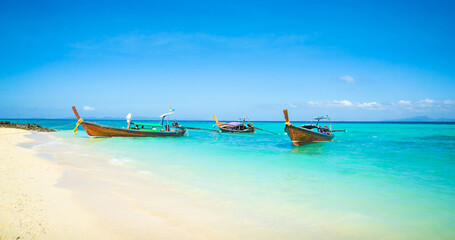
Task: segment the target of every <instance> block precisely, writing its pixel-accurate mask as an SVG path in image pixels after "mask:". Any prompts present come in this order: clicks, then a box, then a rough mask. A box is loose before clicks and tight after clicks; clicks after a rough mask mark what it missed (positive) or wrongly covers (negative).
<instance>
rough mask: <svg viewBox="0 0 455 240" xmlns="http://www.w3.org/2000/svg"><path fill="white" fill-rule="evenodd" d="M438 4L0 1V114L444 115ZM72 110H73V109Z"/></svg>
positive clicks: (447, 78) (444, 38)
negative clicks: (285, 110) (285, 111)
mask: <svg viewBox="0 0 455 240" xmlns="http://www.w3.org/2000/svg"><path fill="white" fill-rule="evenodd" d="M453 12H455V3H453V2H451V1H270V2H268V1H256V2H254V1H248V2H246V1H226V2H212V1H191V2H190V1H159V2H158V1H149V2H147V1H127V2H126V1H118V2H116V1H96V2H95V1H74V2H70V1H54V2H48V1H9V2H6V1H2V2H1V3H0V31H1V35H0V82H1V91H0V118H30V117H36V118H40V117H48V118H60V117H72V112H71V106H73V105H76V106H77V107H78V108H79V111H80V114H81V115H83V116H90V117H106V116H108V117H124V116H125V115H126V114H127V113H129V112H131V113H132V114H133V118H134V116H150V117H151V118H152V117H156V116H157V115H159V114H161V113H162V112H166V111H167V110H168V108H169V106H170V105H172V106H173V107H174V108H175V109H176V111H177V113H178V114H176V115H175V116H176V118H179V119H203V120H209V119H210V116H212V114H215V113H216V114H217V115H218V116H219V118H220V119H236V118H237V117H239V116H249V117H250V118H251V119H252V120H281V119H282V118H283V117H282V111H281V110H282V109H283V108H288V109H289V111H290V114H291V116H292V118H293V119H302V120H304V119H310V118H312V117H314V116H316V115H320V114H329V115H330V116H331V117H332V119H334V120H387V119H400V118H407V117H413V116H422V115H426V116H429V117H431V118H455V94H454V93H453V92H454V90H455V44H453V43H454V42H455V28H454V23H455V15H454V14H453ZM84 107H85V109H86V110H83V109H84Z"/></svg>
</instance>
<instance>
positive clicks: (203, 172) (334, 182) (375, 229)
mask: <svg viewBox="0 0 455 240" xmlns="http://www.w3.org/2000/svg"><path fill="white" fill-rule="evenodd" d="M10 121H12V122H17V123H26V122H29V123H37V124H39V125H42V126H46V127H50V128H53V127H56V126H62V125H65V124H71V123H75V120H10ZM97 122H98V123H101V124H105V125H111V126H120V127H121V126H124V125H125V121H102V120H99V121H97ZM180 124H182V125H184V126H191V127H201V128H210V129H213V122H203V121H181V122H180ZM293 124H296V125H297V124H300V123H297V122H293ZM302 124H303V123H302ZM254 125H255V126H257V127H260V128H264V129H267V130H270V131H274V132H277V133H279V135H273V134H269V133H266V132H261V131H258V132H257V133H254V134H225V133H223V134H219V133H215V132H209V131H194V130H193V131H192V130H190V131H189V133H188V135H187V136H184V137H179V138H89V137H88V136H87V134H86V133H85V132H84V131H83V128H82V127H80V128H79V132H78V133H77V135H73V134H72V132H70V131H69V130H70V129H72V128H73V127H74V125H73V126H65V127H62V128H61V129H62V131H59V132H57V133H52V135H53V136H56V137H57V138H59V139H61V140H62V141H63V142H65V143H69V144H73V145H76V146H80V147H81V148H84V149H86V150H87V151H89V152H92V153H93V154H96V155H97V156H103V157H104V158H105V159H106V162H108V161H109V162H110V163H119V164H117V165H119V166H120V165H121V166H123V167H125V168H128V169H129V170H131V169H133V170H136V171H141V172H150V173H153V175H154V176H159V177H160V178H161V179H164V180H166V181H168V182H170V183H172V184H174V185H176V186H179V187H181V188H183V189H187V190H188V191H197V192H198V193H199V194H201V195H207V196H210V198H211V199H213V201H221V202H224V203H227V204H228V205H229V206H231V207H232V209H235V210H236V211H240V212H242V214H243V215H247V216H248V218H252V219H258V222H263V223H264V226H272V227H275V228H276V231H278V232H279V231H282V232H287V233H289V232H292V231H294V230H296V232H297V230H298V229H302V228H313V230H314V229H318V231H319V232H320V234H321V236H322V235H323V234H324V232H326V231H332V230H333V231H334V232H344V233H346V234H345V235H344V236H345V237H346V238H347V239H371V238H374V239H455V124H437V123H333V124H332V128H333V129H346V130H347V131H348V132H347V133H343V132H340V133H336V134H335V138H334V141H333V142H329V143H317V144H311V145H305V146H301V147H294V146H292V144H291V142H290V139H289V138H288V136H287V135H285V134H284V131H283V130H284V124H283V122H255V123H254ZM120 163H121V164H120ZM295 238H296V239H299V238H300V237H299V236H298V235H296V236H295Z"/></svg>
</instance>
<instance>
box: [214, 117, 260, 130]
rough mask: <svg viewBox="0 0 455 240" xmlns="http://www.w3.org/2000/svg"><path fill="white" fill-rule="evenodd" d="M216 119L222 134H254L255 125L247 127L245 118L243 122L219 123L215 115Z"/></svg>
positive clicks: (249, 124)
mask: <svg viewBox="0 0 455 240" xmlns="http://www.w3.org/2000/svg"><path fill="white" fill-rule="evenodd" d="M213 118H214V119H215V122H216V126H218V128H219V129H220V131H221V132H230V133H254V127H253V124H251V123H248V124H247V125H245V118H244V119H243V121H242V122H229V123H225V122H218V119H217V118H216V115H213Z"/></svg>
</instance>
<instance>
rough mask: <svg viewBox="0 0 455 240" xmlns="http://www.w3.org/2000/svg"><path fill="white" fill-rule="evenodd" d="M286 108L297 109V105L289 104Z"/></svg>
mask: <svg viewBox="0 0 455 240" xmlns="http://www.w3.org/2000/svg"><path fill="white" fill-rule="evenodd" d="M288 106H289V107H291V108H297V105H294V104H292V103H289V104H288Z"/></svg>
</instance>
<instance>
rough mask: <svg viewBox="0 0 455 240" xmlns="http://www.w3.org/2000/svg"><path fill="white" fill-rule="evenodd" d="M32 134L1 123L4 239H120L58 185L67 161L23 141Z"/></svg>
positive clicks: (0, 224) (0, 199) (0, 236)
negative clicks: (45, 155) (49, 158)
mask: <svg viewBox="0 0 455 240" xmlns="http://www.w3.org/2000/svg"><path fill="white" fill-rule="evenodd" d="M27 134H30V132H29V131H26V130H20V129H7V128H3V129H0V159H1V163H0V189H1V193H2V194H1V195H0V209H1V211H0V239H2V240H3V239H108V238H109V239H116V236H115V235H112V234H110V233H109V232H107V231H105V230H104V229H103V227H102V226H97V224H96V223H95V222H94V221H93V218H92V216H91V215H90V214H89V213H88V212H87V211H86V210H85V209H84V208H83V207H81V206H80V205H79V204H78V203H77V202H76V201H75V200H74V198H73V196H72V193H71V191H69V190H67V189H63V188H59V187H56V186H55V185H56V184H57V183H58V180H59V178H60V177H61V176H62V174H63V173H64V171H65V170H64V167H63V166H59V165H58V164H55V163H51V162H49V161H47V160H45V159H43V158H41V157H39V156H37V154H36V152H35V151H34V150H32V149H27V148H23V147H19V146H18V144H23V143H27V142H30V141H32V139H30V138H27V137H26V135H27Z"/></svg>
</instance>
